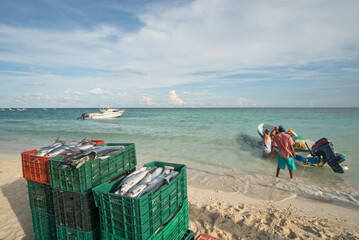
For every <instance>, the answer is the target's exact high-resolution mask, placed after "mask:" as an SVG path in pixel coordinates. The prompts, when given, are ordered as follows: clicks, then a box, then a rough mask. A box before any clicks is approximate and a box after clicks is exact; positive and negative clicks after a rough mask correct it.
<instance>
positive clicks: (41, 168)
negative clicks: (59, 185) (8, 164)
mask: <svg viewBox="0 0 359 240" xmlns="http://www.w3.org/2000/svg"><path fill="white" fill-rule="evenodd" d="M91 142H94V143H96V146H98V145H102V144H104V143H105V141H103V140H91ZM36 152H37V150H36V149H33V150H30V151H26V152H23V153H21V159H22V176H23V177H24V178H25V179H27V180H30V181H34V182H39V183H44V184H50V171H49V159H50V158H49V157H39V156H35V155H34V154H35V153H36Z"/></svg>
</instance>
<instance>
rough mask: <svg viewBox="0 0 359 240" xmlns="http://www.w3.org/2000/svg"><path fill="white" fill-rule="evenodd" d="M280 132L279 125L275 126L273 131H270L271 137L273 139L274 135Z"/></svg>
mask: <svg viewBox="0 0 359 240" xmlns="http://www.w3.org/2000/svg"><path fill="white" fill-rule="evenodd" d="M277 133H278V126H275V127H274V129H273V131H272V132H271V133H270V138H271V140H273V137H274V136H275V135H276V134H277Z"/></svg>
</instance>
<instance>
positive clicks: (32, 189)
mask: <svg viewBox="0 0 359 240" xmlns="http://www.w3.org/2000/svg"><path fill="white" fill-rule="evenodd" d="M92 142H94V143H96V145H102V144H104V143H105V142H104V141H102V140H92ZM36 152H37V150H36V149H33V150H30V151H25V152H23V153H21V159H22V170H23V177H24V178H25V179H26V180H27V184H28V194H29V202H30V208H31V215H32V223H33V230H34V235H35V239H41V240H42V239H56V223H55V215H54V214H55V208H54V203H53V193H52V188H51V186H50V171H49V159H50V158H49V157H41V156H36Z"/></svg>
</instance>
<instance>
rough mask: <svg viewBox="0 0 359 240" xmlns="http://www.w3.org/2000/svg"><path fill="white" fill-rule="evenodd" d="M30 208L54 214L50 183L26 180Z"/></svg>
mask: <svg viewBox="0 0 359 240" xmlns="http://www.w3.org/2000/svg"><path fill="white" fill-rule="evenodd" d="M27 189H28V193H29V202H30V209H31V210H34V211H39V212H43V213H48V214H52V215H53V214H54V202H53V196H52V189H51V187H50V185H47V184H43V183H37V182H33V181H29V180H28V181H27Z"/></svg>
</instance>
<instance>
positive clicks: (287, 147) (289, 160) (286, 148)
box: [272, 126, 295, 179]
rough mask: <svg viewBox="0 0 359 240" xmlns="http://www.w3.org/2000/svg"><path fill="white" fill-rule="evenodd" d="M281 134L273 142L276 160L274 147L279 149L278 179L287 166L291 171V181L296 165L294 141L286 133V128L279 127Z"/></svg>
mask: <svg viewBox="0 0 359 240" xmlns="http://www.w3.org/2000/svg"><path fill="white" fill-rule="evenodd" d="M278 130H279V133H278V134H277V135H275V136H274V137H273V140H272V159H274V147H278V150H279V155H278V167H277V174H276V177H279V172H280V169H285V165H287V167H288V169H289V176H290V179H293V175H294V170H295V164H294V160H293V158H295V152H294V141H293V139H292V138H291V136H290V135H288V134H286V133H285V128H284V127H283V126H279V128H278Z"/></svg>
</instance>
